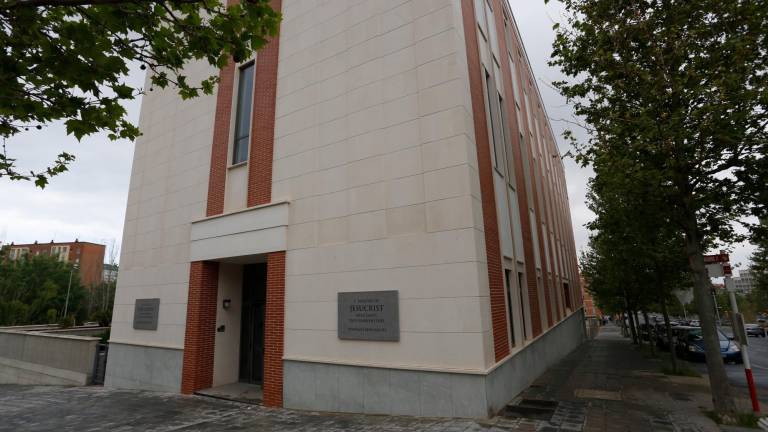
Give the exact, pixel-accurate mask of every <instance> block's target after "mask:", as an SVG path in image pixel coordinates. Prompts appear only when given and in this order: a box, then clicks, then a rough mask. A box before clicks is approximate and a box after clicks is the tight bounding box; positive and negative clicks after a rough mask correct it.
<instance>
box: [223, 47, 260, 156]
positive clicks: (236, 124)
mask: <svg viewBox="0 0 768 432" xmlns="http://www.w3.org/2000/svg"><path fill="white" fill-rule="evenodd" d="M248 69H250V71H251V79H250V87H251V88H250V92H249V93H250V94H249V95H248V96H249V101H250V103H249V104H248V105H247V107H248V116H247V125H246V127H245V130H246V132H247V133H245V134H241V133H240V132H241V130H240V129H241V127H242V126H243V125H241V124H240V113H241V111H240V110H241V108H242V106H241V105H242V98H243V97H245V94H244V92H242V91H241V89H242V85H243V76H244V72H245V71H246V70H248ZM255 82H256V61H255V60H250V61H248V62H246V63H243V64H242V65H239V66H238V68H237V89H236V90H237V91H236V94H235V95H234V99H235V100H234V102H235V109H234V112H233V115H234V117H233V125H232V139H231V142H232V146H231V147H232V152H231V155H230V158H229V162H230V166H231V167H232V166H238V165H241V164H245V163H247V162H248V159H249V158H250V150H251V145H250V144H251V128H252V126H253V96H254V91H255ZM243 140H245V142H243ZM241 144H244V145H245V150H244V153H243V154H241V152H242V150H241V148H240V147H239V145H241ZM238 156H241V157H242V159H240V158H239V157H238Z"/></svg>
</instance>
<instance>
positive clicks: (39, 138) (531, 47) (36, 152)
mask: <svg viewBox="0 0 768 432" xmlns="http://www.w3.org/2000/svg"><path fill="white" fill-rule="evenodd" d="M382 1H385V0H382ZM510 3H511V5H512V11H513V13H514V15H515V19H516V21H517V24H518V26H519V27H520V32H521V33H522V36H523V42H524V43H525V48H526V51H527V53H528V57H529V59H530V63H531V66H532V67H533V69H534V74H535V75H536V77H537V79H538V81H539V82H538V85H539V89H540V91H541V94H542V97H543V98H544V103H545V105H546V108H547V112H548V114H549V116H550V121H551V123H552V128H553V129H554V132H555V135H556V136H557V138H558V140H559V145H560V151H561V153H565V152H566V151H567V150H568V147H567V145H566V144H565V142H564V141H563V140H562V139H561V137H560V134H561V132H562V131H563V130H565V129H567V128H569V127H571V126H570V125H568V124H566V123H565V122H563V121H560V120H558V119H569V118H572V112H571V110H570V108H569V107H568V106H567V104H566V103H565V100H564V99H563V98H562V97H560V96H559V95H558V94H557V93H556V92H555V91H554V90H553V89H552V88H551V87H550V86H549V83H551V82H552V81H556V80H558V79H561V77H562V75H561V74H560V73H559V71H557V70H556V69H553V68H550V67H549V66H547V60H548V58H549V55H550V52H551V49H552V41H553V40H554V32H553V30H552V24H553V22H554V21H560V20H561V12H562V7H561V5H560V4H559V3H558V2H550V4H549V5H546V6H545V5H544V1H543V0H510ZM126 81H127V83H128V84H130V85H133V86H135V87H141V86H142V85H143V82H144V72H143V71H141V70H139V69H138V68H134V69H132V71H131V74H130V75H129V76H128V77H127V78H126ZM139 107H140V100H136V101H133V102H132V103H130V104H128V105H127V107H126V108H127V109H128V112H129V115H130V118H131V120H132V121H133V122H134V123H135V122H137V121H138V115H139ZM574 132H576V133H579V132H580V131H578V130H574ZM6 144H7V151H8V154H9V156H10V157H14V158H17V159H18V163H19V166H20V167H22V168H26V169H36V170H38V169H42V168H44V167H45V166H47V165H48V164H50V162H51V161H52V160H54V159H55V157H56V155H57V154H59V153H60V152H61V151H67V152H70V153H74V154H75V155H76V156H77V160H76V161H75V162H74V163H73V164H72V165H71V170H70V171H69V172H67V173H64V174H62V175H60V176H58V177H55V178H54V179H53V180H52V181H51V184H50V185H49V186H48V187H46V188H45V189H44V190H41V189H39V188H36V187H34V185H33V184H32V183H30V182H10V181H8V180H7V179H5V178H2V179H0V242H3V243H10V242H16V243H27V242H33V241H35V240H37V241H40V242H49V241H51V240H55V241H72V240H74V239H75V238H78V239H80V240H83V241H92V242H97V243H104V244H110V243H111V242H116V243H117V244H118V245H119V243H120V241H121V240H122V230H123V219H124V218H125V203H126V199H127V195H128V182H129V177H130V171H131V161H132V159H133V144H132V143H131V142H127V141H124V140H123V141H109V140H108V139H107V138H106V136H105V135H103V134H102V135H94V136H91V137H89V138H85V139H83V141H82V142H80V143H78V142H77V140H76V139H74V138H72V137H69V136H67V135H66V133H65V131H64V128H63V126H53V127H48V128H45V129H43V130H42V131H36V130H34V131H29V132H25V133H23V134H20V135H18V136H16V137H14V138H13V139H10V140H8V142H7V143H6ZM565 167H566V175H567V180H568V195H569V197H570V204H571V216H572V218H573V229H574V233H575V239H576V247H577V249H578V250H581V249H582V248H583V247H584V246H585V245H586V242H587V236H588V233H587V231H586V229H585V228H584V224H585V223H586V222H587V221H589V220H590V219H591V217H592V214H591V213H590V212H589V210H587V208H586V206H585V205H584V195H585V191H586V184H587V179H588V177H589V175H590V171H588V170H584V169H582V168H579V167H578V166H576V164H575V163H574V162H573V161H572V160H570V159H566V160H565ZM734 249H735V250H734V251H733V253H732V254H731V256H732V259H731V261H732V263H734V264H735V263H747V262H748V257H749V255H750V254H751V253H752V250H753V248H752V247H751V246H750V245H746V246H744V245H737V246H736V247H735V248H734Z"/></svg>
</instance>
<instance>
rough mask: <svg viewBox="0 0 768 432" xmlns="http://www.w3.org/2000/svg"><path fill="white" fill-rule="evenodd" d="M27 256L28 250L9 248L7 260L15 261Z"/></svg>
mask: <svg viewBox="0 0 768 432" xmlns="http://www.w3.org/2000/svg"><path fill="white" fill-rule="evenodd" d="M27 254H29V248H11V251H10V252H9V254H8V258H10V259H12V260H17V259H19V258H21V257H23V256H26V255H27Z"/></svg>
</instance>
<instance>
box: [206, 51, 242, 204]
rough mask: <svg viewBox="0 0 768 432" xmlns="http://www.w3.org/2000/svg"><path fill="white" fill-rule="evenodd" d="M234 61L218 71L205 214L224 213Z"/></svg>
mask: <svg viewBox="0 0 768 432" xmlns="http://www.w3.org/2000/svg"><path fill="white" fill-rule="evenodd" d="M235 69H236V68H235V63H234V62H233V61H232V60H230V61H229V63H228V64H227V65H226V66H224V67H223V68H222V69H221V71H219V87H218V93H217V94H216V114H215V116H214V119H213V143H212V145H211V171H210V175H209V177H208V204H207V206H206V209H205V215H206V216H214V215H218V214H222V213H224V192H225V188H226V183H227V162H228V158H227V154H228V152H229V129H230V122H231V118H232V90H233V89H232V87H233V86H234V81H235Z"/></svg>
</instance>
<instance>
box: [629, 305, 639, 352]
mask: <svg viewBox="0 0 768 432" xmlns="http://www.w3.org/2000/svg"><path fill="white" fill-rule="evenodd" d="M627 318H628V319H629V332H630V333H631V334H632V343H633V344H637V328H636V327H635V319H634V318H633V317H632V311H631V310H629V309H627Z"/></svg>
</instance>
